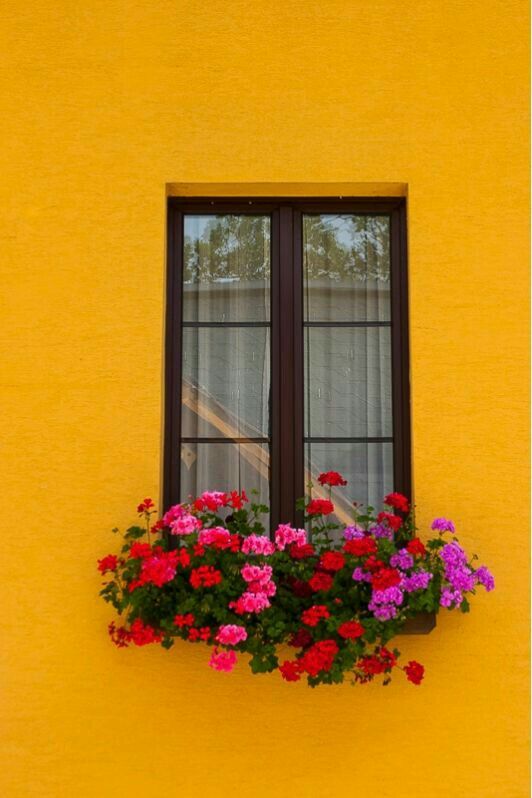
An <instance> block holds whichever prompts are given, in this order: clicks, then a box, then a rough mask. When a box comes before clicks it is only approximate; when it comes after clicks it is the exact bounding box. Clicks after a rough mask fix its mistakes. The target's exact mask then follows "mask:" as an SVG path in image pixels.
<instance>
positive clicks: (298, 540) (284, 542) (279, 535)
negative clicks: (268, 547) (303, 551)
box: [275, 524, 307, 551]
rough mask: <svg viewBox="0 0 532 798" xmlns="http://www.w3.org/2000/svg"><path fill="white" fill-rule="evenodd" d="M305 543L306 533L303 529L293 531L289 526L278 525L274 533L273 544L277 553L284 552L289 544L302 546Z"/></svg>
mask: <svg viewBox="0 0 532 798" xmlns="http://www.w3.org/2000/svg"><path fill="white" fill-rule="evenodd" d="M306 542H307V533H306V532H305V530H304V529H294V528H293V527H291V526H290V524H280V525H279V526H278V527H277V530H276V532H275V543H276V545H277V548H278V549H279V551H284V550H285V548H286V547H287V546H288V545H289V544H290V543H295V545H296V546H304V545H305V544H306Z"/></svg>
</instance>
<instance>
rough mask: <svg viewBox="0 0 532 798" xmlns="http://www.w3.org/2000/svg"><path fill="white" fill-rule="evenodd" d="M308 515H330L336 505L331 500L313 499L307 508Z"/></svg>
mask: <svg viewBox="0 0 532 798" xmlns="http://www.w3.org/2000/svg"><path fill="white" fill-rule="evenodd" d="M306 511H307V515H330V514H331V513H334V504H333V503H332V502H331V501H329V499H312V501H310V502H309V503H308V504H307V506H306Z"/></svg>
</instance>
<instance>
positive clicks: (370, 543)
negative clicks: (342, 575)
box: [343, 537, 377, 557]
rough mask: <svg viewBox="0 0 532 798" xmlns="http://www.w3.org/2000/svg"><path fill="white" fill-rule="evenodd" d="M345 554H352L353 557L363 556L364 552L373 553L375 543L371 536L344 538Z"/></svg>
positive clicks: (375, 547) (375, 548) (375, 549)
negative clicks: (352, 538)
mask: <svg viewBox="0 0 532 798" xmlns="http://www.w3.org/2000/svg"><path fill="white" fill-rule="evenodd" d="M343 549H344V551H345V552H346V554H354V556H355V557H364V556H365V555H366V554H375V552H376V551H377V544H376V542H375V541H374V539H373V538H371V537H365V538H355V539H354V540H346V542H345V543H344V545H343Z"/></svg>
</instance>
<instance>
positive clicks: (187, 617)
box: [174, 612, 195, 629]
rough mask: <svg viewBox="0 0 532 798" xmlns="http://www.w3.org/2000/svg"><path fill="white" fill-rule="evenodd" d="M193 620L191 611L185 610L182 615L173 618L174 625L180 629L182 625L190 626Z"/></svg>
mask: <svg viewBox="0 0 532 798" xmlns="http://www.w3.org/2000/svg"><path fill="white" fill-rule="evenodd" d="M194 620H195V619H194V616H193V614H192V613H191V612H187V613H185V614H184V615H176V616H175V618H174V626H177V627H179V628H180V629H181V628H182V627H183V626H192V624H193V623H194Z"/></svg>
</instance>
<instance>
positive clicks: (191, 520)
mask: <svg viewBox="0 0 532 798" xmlns="http://www.w3.org/2000/svg"><path fill="white" fill-rule="evenodd" d="M169 526H170V534H171V535H191V534H192V533H193V532H197V531H198V530H199V529H201V527H202V523H201V521H200V520H199V518H196V516H195V515H191V514H190V513H185V514H184V515H182V516H181V517H180V518H176V519H175V520H174V521H171V522H170V525H169Z"/></svg>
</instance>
